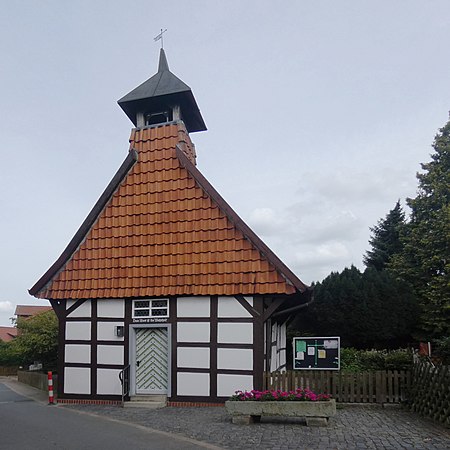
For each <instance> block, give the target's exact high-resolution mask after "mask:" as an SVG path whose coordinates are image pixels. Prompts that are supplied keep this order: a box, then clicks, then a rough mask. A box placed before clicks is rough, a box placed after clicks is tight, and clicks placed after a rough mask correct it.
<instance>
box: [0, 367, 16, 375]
mask: <svg viewBox="0 0 450 450" xmlns="http://www.w3.org/2000/svg"><path fill="white" fill-rule="evenodd" d="M18 369H19V368H18V367H17V366H14V367H13V366H0V376H3V377H7V376H10V375H17V370H18Z"/></svg>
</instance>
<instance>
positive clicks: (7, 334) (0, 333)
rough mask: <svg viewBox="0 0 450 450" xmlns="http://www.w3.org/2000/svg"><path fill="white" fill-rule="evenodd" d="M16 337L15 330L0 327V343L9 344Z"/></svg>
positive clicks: (13, 328)
mask: <svg viewBox="0 0 450 450" xmlns="http://www.w3.org/2000/svg"><path fill="white" fill-rule="evenodd" d="M16 336H17V328H15V327H0V341H3V342H10V341H12V340H13V339H14V338H15V337H16Z"/></svg>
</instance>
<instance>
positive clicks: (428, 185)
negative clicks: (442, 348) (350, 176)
mask: <svg viewBox="0 0 450 450" xmlns="http://www.w3.org/2000/svg"><path fill="white" fill-rule="evenodd" d="M433 148H434V152H433V153H432V154H431V161H430V162H429V163H426V164H422V165H421V166H422V170H423V173H418V174H417V179H418V180H419V189H418V193H417V196H416V197H415V198H412V199H411V198H410V199H407V203H408V205H409V206H410V208H411V219H410V222H409V223H408V225H407V227H406V233H405V235H404V237H403V245H404V248H403V251H402V252H401V253H400V254H398V255H396V256H394V257H393V259H392V263H391V264H390V268H391V269H392V270H393V271H394V273H395V274H396V275H397V276H399V277H400V278H402V279H403V280H406V281H407V282H408V283H410V284H411V285H412V286H413V287H414V288H415V291H416V293H417V295H418V297H419V301H420V305H421V309H422V313H421V321H420V322H421V329H422V334H421V335H420V337H421V338H422V339H430V338H436V339H439V338H442V337H445V336H449V335H450V121H449V122H448V123H447V124H446V125H445V126H444V127H443V128H441V129H440V130H439V133H438V134H437V135H436V138H435V140H434V143H433Z"/></svg>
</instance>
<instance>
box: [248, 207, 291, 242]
mask: <svg viewBox="0 0 450 450" xmlns="http://www.w3.org/2000/svg"><path fill="white" fill-rule="evenodd" d="M249 223H250V225H251V227H252V228H253V229H254V230H255V231H256V232H257V233H258V234H260V235H261V236H271V235H274V234H279V233H283V230H286V228H287V222H286V221H285V220H284V219H283V218H282V217H281V216H280V215H279V214H277V213H276V212H275V211H274V210H273V209H272V208H256V209H254V210H253V211H252V212H251V213H250V218H249Z"/></svg>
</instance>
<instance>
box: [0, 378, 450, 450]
mask: <svg viewBox="0 0 450 450" xmlns="http://www.w3.org/2000/svg"><path fill="white" fill-rule="evenodd" d="M1 382H2V380H1V377H0V449H2V450H3V449H6V448H7V449H8V450H9V449H12V450H15V449H25V448H26V449H29V448H36V449H44V448H45V449H51V448H56V449H60V448H61V449H69V450H71V449H90V448H95V449H96V450H103V449H105V448H106V449H107V450H110V449H111V450H113V449H116V448H117V449H118V448H120V449H121V450H134V448H136V449H141V448H148V449H153V448H154V449H158V448H165V449H175V448H176V449H193V448H199V447H198V445H200V443H199V441H203V443H204V444H203V445H204V446H205V447H206V448H210V449H214V448H215V449H218V448H222V449H224V448H226V449H233V450H241V449H242V450H243V449H258V450H259V449H261V450H263V449H273V450H277V449H280V450H281V449H301V450H313V449H314V450H329V449H341V450H352V449H356V450H359V449H389V450H394V449H423V450H450V433H449V430H447V429H445V428H444V427H442V426H440V425H435V424H433V423H432V422H430V421H428V420H426V419H423V418H421V417H420V416H418V415H417V414H414V413H411V412H408V411H404V410H401V409H399V408H380V407H378V406H354V407H344V408H343V409H339V410H338V414H337V415H336V416H335V417H334V418H333V419H332V420H331V421H330V424H329V425H328V427H323V428H311V427H306V426H305V424H304V422H303V421H300V420H291V421H288V420H282V419H278V420H277V419H276V418H272V420H266V419H264V418H263V423H261V424H253V425H250V426H242V425H234V424H232V423H231V420H230V418H229V417H228V415H227V413H226V411H225V409H224V408H221V407H218V408H163V409H159V410H146V409H142V408H125V409H122V408H118V407H113V406H96V405H76V406H75V405H74V406H58V407H49V406H47V405H46V401H45V399H46V395H45V393H42V392H40V391H38V390H36V389H33V388H30V387H29V386H26V385H23V384H21V383H17V381H15V382H14V381H12V380H9V381H8V385H9V386H10V387H12V388H14V389H15V390H17V391H19V392H24V393H26V395H27V396H28V397H30V396H31V397H33V398H36V399H38V400H39V399H40V400H41V402H42V403H41V404H39V403H34V402H30V401H28V400H27V399H26V398H24V397H23V396H17V395H16V394H14V393H13V392H11V391H9V390H6V388H5V387H4V386H2V385H1ZM2 399H3V401H8V402H11V401H12V402H13V403H3V404H2V403H1V402H2ZM16 410H17V414H18V416H19V417H20V421H19V422H18V420H17V417H15V418H14V420H11V419H9V418H6V419H5V415H8V416H9V415H12V414H14V411H16ZM28 410H29V412H28ZM24 411H25V412H24ZM22 415H23V417H22ZM36 415H38V416H39V417H36ZM108 421H109V422H108ZM111 421H118V422H111ZM48 422H53V423H54V427H53V426H52V425H49V424H48ZM126 422H129V423H130V425H129V426H127V425H126V424H125V423H126ZM131 423H132V424H134V425H131ZM13 427H14V428H13ZM136 427H141V428H136ZM144 427H145V428H147V427H149V428H147V429H148V432H145V431H142V429H143V428H144ZM5 430H6V431H5ZM27 430H30V431H31V433H30V434H29V435H25V434H26V432H27ZM64 430H65V431H64ZM100 430H101V431H100ZM156 430H160V432H162V433H163V434H158V431H156ZM164 432H165V433H166V434H164ZM24 435H25V436H24ZM98 435H100V438H99V436H98ZM175 435H177V436H185V438H186V439H189V438H190V439H191V440H186V441H183V440H178V439H174V436H175ZM27 436H28V437H27ZM124 436H126V439H124ZM33 438H34V439H36V440H39V444H38V445H37V444H36V445H33V444H34V441H33ZM7 439H9V440H7ZM164 439H165V440H164ZM192 439H193V440H194V441H192ZM217 446H218V447H217ZM133 447H134V448H133Z"/></svg>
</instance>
